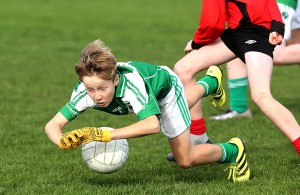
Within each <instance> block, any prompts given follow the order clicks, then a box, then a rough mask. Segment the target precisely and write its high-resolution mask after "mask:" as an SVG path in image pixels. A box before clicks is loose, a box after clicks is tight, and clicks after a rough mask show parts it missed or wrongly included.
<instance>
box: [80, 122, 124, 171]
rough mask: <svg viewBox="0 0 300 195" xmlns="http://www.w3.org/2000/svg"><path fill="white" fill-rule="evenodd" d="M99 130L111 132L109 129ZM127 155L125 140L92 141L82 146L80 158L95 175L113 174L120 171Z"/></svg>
mask: <svg viewBox="0 0 300 195" xmlns="http://www.w3.org/2000/svg"><path fill="white" fill-rule="evenodd" d="M100 128H101V129H106V130H112V129H113V128H110V127H100ZM128 155H129V146H128V142H127V140H126V139H118V140H111V141H110V142H99V141H93V142H90V143H87V144H82V158H83V161H84V162H85V164H86V165H87V166H88V167H89V168H90V169H91V170H93V171H95V172H97V173H103V174H106V173H113V172H116V171H118V170H119V169H121V168H122V167H123V166H124V165H125V163H126V161H127V159H128Z"/></svg>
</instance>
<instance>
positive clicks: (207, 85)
mask: <svg viewBox="0 0 300 195" xmlns="http://www.w3.org/2000/svg"><path fill="white" fill-rule="evenodd" d="M197 84H199V85H202V86H203V87H204V90H205V94H204V97H206V96H208V95H210V94H212V93H213V92H215V91H216V90H217V88H218V79H216V78H215V77H211V76H205V77H203V78H201V79H200V80H199V81H198V82H197Z"/></svg>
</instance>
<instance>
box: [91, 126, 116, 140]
mask: <svg viewBox="0 0 300 195" xmlns="http://www.w3.org/2000/svg"><path fill="white" fill-rule="evenodd" d="M88 139H91V140H94V141H101V142H110V141H111V137H110V130H102V129H101V128H96V127H90V135H89V137H88Z"/></svg>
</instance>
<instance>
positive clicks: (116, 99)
mask: <svg viewBox="0 0 300 195" xmlns="http://www.w3.org/2000/svg"><path fill="white" fill-rule="evenodd" d="M75 70H76V73H77V75H78V77H79V80H80V81H79V82H78V83H77V84H76V86H75V88H74V90H73V94H72V97H71V100H70V101H69V102H68V103H67V104H66V105H65V106H63V107H62V109H61V110H60V111H59V112H58V113H57V114H56V115H55V116H54V117H53V118H52V119H51V120H50V121H49V122H48V124H47V125H46V127H45V131H46V134H47V135H48V137H49V139H50V140H51V141H52V142H53V143H54V144H57V145H58V146H59V147H60V148H61V149H74V148H75V147H77V146H78V145H80V144H81V143H82V142H83V141H85V142H89V141H90V140H98V141H102V142H109V141H110V140H113V139H128V138H134V137H140V136H145V135H150V134H155V133H158V132H159V131H160V129H162V131H163V133H164V134H165V135H166V136H167V137H168V138H169V144H170V146H171V150H172V152H173V154H174V157H175V159H176V162H177V164H178V165H179V166H180V167H182V168H191V167H193V166H195V165H200V164H208V163H214V162H219V163H229V164H230V174H229V179H232V180H233V181H234V182H239V181H247V180H249V177H250V169H249V166H248V163H247V160H246V153H245V145H244V142H243V140H241V139H239V138H232V139H231V140H230V141H229V142H228V143H222V144H218V145H216V144H201V145H197V146H193V145H192V143H191V139H190V132H189V126H190V124H191V119H190V114H189V109H188V105H189V106H190V107H191V106H193V104H195V103H196V102H197V101H198V100H199V98H201V97H203V96H207V95H211V98H212V101H213V102H214V103H218V101H220V99H222V101H223V100H224V98H220V97H219V96H218V95H219V94H220V93H221V92H222V91H223V88H222V86H221V83H220V82H221V77H222V72H221V69H220V68H219V67H217V66H212V67H210V68H209V70H208V73H207V76H205V77H204V78H203V79H201V80H200V81H199V82H198V83H197V84H196V85H195V86H194V88H193V90H192V91H191V92H193V93H194V94H197V95H198V97H197V98H188V99H187V100H186V98H185V92H184V89H183V86H182V83H181V81H180V80H179V78H178V77H177V76H176V75H175V74H174V73H173V72H172V71H171V70H170V69H169V68H168V67H165V66H157V65H150V64H148V63H142V62H127V63H120V62H118V63H117V61H116V59H115V57H114V55H113V54H112V53H111V52H110V49H109V48H108V47H106V46H105V45H104V44H103V42H101V41H100V40H96V41H94V42H92V43H90V44H89V45H88V46H87V47H86V48H84V49H83V51H82V52H81V55H80V60H79V62H78V64H76V66H75ZM187 101H188V102H189V104H188V103H187ZM88 108H93V109H96V110H99V111H104V112H108V113H111V114H116V115H123V114H130V113H135V114H136V115H137V117H138V119H139V122H136V123H134V124H132V125H129V126H126V127H122V128H118V129H115V130H112V131H109V130H102V129H100V128H95V127H86V128H81V129H76V130H73V131H70V132H67V133H65V134H62V128H63V127H64V126H65V125H66V124H67V123H69V122H70V121H71V120H73V119H75V118H76V116H77V115H78V114H81V113H82V112H83V111H84V110H86V109H88Z"/></svg>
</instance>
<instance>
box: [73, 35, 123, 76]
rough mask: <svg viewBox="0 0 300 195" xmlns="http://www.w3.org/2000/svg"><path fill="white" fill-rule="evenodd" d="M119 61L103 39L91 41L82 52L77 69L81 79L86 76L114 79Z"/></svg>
mask: <svg viewBox="0 0 300 195" xmlns="http://www.w3.org/2000/svg"><path fill="white" fill-rule="evenodd" d="M116 68H117V61H116V58H115V56H114V55H113V54H112V53H111V50H110V48H108V47H106V46H105V45H104V43H103V42H102V41H101V40H95V41H93V42H91V43H89V44H88V45H87V46H86V47H85V48H84V49H83V50H82V51H81V53H80V59H79V62H78V63H77V64H76V65H75V71H76V73H77V75H78V77H79V79H80V80H82V77H84V76H94V75H96V76H99V77H100V78H101V79H104V80H113V79H114V78H115V76H116Z"/></svg>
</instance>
